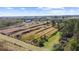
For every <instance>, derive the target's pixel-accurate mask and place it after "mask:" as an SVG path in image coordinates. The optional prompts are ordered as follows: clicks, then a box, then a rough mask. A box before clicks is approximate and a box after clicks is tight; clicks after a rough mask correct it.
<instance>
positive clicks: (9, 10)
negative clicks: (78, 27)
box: [0, 7, 79, 16]
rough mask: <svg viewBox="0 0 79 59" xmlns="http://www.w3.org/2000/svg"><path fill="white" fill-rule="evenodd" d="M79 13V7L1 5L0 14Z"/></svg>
mask: <svg viewBox="0 0 79 59" xmlns="http://www.w3.org/2000/svg"><path fill="white" fill-rule="evenodd" d="M48 15H79V7H60V8H54V7H0V16H48Z"/></svg>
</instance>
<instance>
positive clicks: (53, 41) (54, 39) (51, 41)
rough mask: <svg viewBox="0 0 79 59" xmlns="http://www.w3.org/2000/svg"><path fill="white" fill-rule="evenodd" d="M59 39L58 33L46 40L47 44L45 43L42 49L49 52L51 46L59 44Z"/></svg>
mask: <svg viewBox="0 0 79 59" xmlns="http://www.w3.org/2000/svg"><path fill="white" fill-rule="evenodd" d="M59 38H60V34H59V32H57V33H56V34H55V35H53V36H52V37H50V38H49V39H48V42H45V44H44V45H45V46H44V48H47V49H49V50H52V49H53V45H55V44H58V43H59Z"/></svg>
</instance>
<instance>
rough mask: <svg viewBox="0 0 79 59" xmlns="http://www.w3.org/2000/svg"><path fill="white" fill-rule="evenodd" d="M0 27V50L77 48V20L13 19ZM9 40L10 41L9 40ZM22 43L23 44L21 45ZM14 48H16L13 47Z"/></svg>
mask: <svg viewBox="0 0 79 59" xmlns="http://www.w3.org/2000/svg"><path fill="white" fill-rule="evenodd" d="M1 21H2V20H1ZM2 22H3V21H2ZM11 22H12V23H15V24H9V23H10V21H9V22H8V21H7V22H4V23H3V24H1V26H4V25H6V24H9V25H7V26H4V27H0V34H1V35H0V39H1V40H0V43H1V44H0V46H1V47H3V48H1V47H0V49H1V50H2V49H3V50H12V51H13V50H23V51H25V50H28V51H35V50H36V51H71V50H72V51H75V50H77V51H78V50H79V44H78V43H79V42H78V41H79V40H78V39H79V37H78V35H79V33H78V32H79V26H78V25H79V20H78V19H75V20H74V19H67V20H63V19H61V20H36V19H35V20H31V21H30V22H28V21H27V20H24V21H23V19H22V20H18V21H17V20H15V21H14V22H13V21H11ZM10 40H11V41H10ZM23 44H24V45H23ZM5 46H6V47H5ZM14 48H16V49H14Z"/></svg>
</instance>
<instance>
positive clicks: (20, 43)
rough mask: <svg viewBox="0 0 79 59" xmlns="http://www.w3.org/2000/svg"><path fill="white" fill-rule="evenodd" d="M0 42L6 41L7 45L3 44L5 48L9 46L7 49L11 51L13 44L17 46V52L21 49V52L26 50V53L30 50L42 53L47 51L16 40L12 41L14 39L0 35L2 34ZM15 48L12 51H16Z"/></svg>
mask: <svg viewBox="0 0 79 59" xmlns="http://www.w3.org/2000/svg"><path fill="white" fill-rule="evenodd" d="M0 41H4V42H5V41H6V42H7V43H8V44H5V47H7V46H9V49H10V48H11V49H12V47H13V46H12V45H13V44H14V45H16V46H18V47H19V49H18V51H20V48H21V49H23V50H26V51H28V50H32V51H43V50H44V51H45V50H47V49H44V48H39V47H36V46H33V45H30V44H27V43H24V42H22V41H20V40H17V39H14V38H11V37H8V36H5V35H2V34H0ZM9 44H10V45H9ZM11 44H12V45H11ZM16 46H15V47H16ZM16 48H17V47H16ZM16 48H15V49H14V51H15V50H16Z"/></svg>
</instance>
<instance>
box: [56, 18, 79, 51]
mask: <svg viewBox="0 0 79 59" xmlns="http://www.w3.org/2000/svg"><path fill="white" fill-rule="evenodd" d="M59 24H61V23H60V22H59ZM62 25H63V28H62V29H61V30H60V35H61V38H60V40H59V41H60V44H57V45H55V46H56V47H57V48H56V49H55V50H64V48H65V47H66V46H67V45H68V44H69V45H70V50H79V20H78V19H69V20H65V21H64V20H63V22H62ZM68 42H69V43H68ZM68 48H69V47H68Z"/></svg>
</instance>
